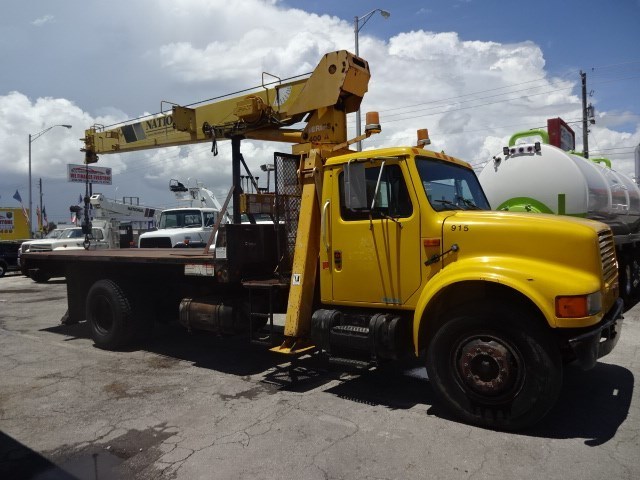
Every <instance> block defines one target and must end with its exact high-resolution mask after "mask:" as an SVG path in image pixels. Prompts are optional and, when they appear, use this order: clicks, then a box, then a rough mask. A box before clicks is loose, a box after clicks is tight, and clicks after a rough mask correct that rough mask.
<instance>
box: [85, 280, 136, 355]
mask: <svg viewBox="0 0 640 480" xmlns="http://www.w3.org/2000/svg"><path fill="white" fill-rule="evenodd" d="M86 309H87V310H86V313H87V315H86V316H87V322H88V323H89V328H90V330H91V338H92V339H93V341H94V343H95V344H96V346H97V347H99V348H103V349H105V350H117V349H120V348H123V347H125V346H127V345H128V344H129V343H130V342H131V341H132V340H133V336H134V328H133V327H134V325H133V315H132V310H131V305H130V303H129V300H128V299H127V297H126V295H125V294H124V292H123V290H122V289H121V288H120V287H119V286H118V284H116V283H115V282H113V281H111V280H98V281H97V282H96V283H94V284H93V285H92V286H91V288H90V289H89V293H88V294H87V306H86Z"/></svg>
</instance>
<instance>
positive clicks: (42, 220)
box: [39, 179, 44, 232]
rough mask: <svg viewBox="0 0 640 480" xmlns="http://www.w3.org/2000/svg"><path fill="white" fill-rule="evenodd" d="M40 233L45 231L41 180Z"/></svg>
mask: <svg viewBox="0 0 640 480" xmlns="http://www.w3.org/2000/svg"><path fill="white" fill-rule="evenodd" d="M39 184H40V225H39V227H40V232H42V231H43V230H44V217H43V216H42V179H40V182H39Z"/></svg>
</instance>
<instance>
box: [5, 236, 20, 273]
mask: <svg viewBox="0 0 640 480" xmlns="http://www.w3.org/2000/svg"><path fill="white" fill-rule="evenodd" d="M23 241H24V240H0V277H4V275H5V273H7V272H9V271H11V270H19V269H20V264H19V263H18V255H19V252H20V245H21V244H22V242H23Z"/></svg>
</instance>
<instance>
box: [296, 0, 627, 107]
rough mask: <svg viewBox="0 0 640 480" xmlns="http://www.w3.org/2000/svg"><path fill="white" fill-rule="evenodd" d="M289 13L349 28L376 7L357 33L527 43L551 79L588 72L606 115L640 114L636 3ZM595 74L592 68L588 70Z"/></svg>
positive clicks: (331, 6)
mask: <svg viewBox="0 0 640 480" xmlns="http://www.w3.org/2000/svg"><path fill="white" fill-rule="evenodd" d="M284 3H285V4H287V5H290V6H292V7H295V8H301V9H303V10H306V11H309V12H313V13H317V14H319V15H323V14H329V15H336V16H338V17H340V18H343V19H345V20H348V21H351V22H353V19H354V17H355V16H362V15H364V14H366V13H368V12H370V11H371V10H373V9H374V8H381V9H383V10H386V11H388V12H389V13H391V16H390V17H389V18H387V19H384V18H383V17H382V16H380V15H379V14H377V13H376V14H375V16H373V17H372V18H371V19H370V20H369V21H368V22H367V24H366V25H365V26H364V27H363V29H362V30H361V33H363V34H364V33H367V34H371V35H376V36H379V37H381V38H389V37H392V36H393V35H397V34H398V33H400V32H406V31H410V30H428V31H435V32H449V31H451V32H457V33H458V34H459V35H460V38H461V39H462V40H469V41H473V40H480V41H487V42H500V43H519V42H524V41H532V42H534V43H536V44H537V45H539V46H540V47H541V48H542V49H543V51H544V57H545V61H546V65H545V67H546V68H545V69H546V70H547V71H548V72H549V73H550V74H552V75H558V76H565V75H568V76H571V75H578V72H579V71H580V70H583V71H585V72H586V73H587V82H588V84H591V86H590V88H589V90H594V95H596V94H597V99H598V102H599V103H601V104H604V105H603V106H604V107H605V108H606V109H631V110H633V112H634V113H636V114H639V115H640V0H610V1H608V2H603V1H601V0H538V1H533V2H522V1H512V2H506V1H504V0H429V1H402V0H401V1H395V2H394V1H385V0H380V1H373V2H372V1H365V0H360V1H358V0H356V1H344V0H343V1H340V0H286V1H285V2H284ZM592 69H593V70H592Z"/></svg>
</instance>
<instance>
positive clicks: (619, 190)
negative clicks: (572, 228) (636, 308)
mask: <svg viewBox="0 0 640 480" xmlns="http://www.w3.org/2000/svg"><path fill="white" fill-rule="evenodd" d="M548 129H549V132H547V131H545V130H528V131H525V132H519V133H516V134H515V135H513V136H512V137H511V139H510V140H509V146H508V147H504V148H503V150H502V152H500V153H499V154H498V155H495V156H494V157H493V159H492V160H490V161H489V162H488V163H487V164H486V165H485V167H484V168H483V170H482V172H481V173H480V175H479V178H480V183H481V184H482V188H483V189H484V191H485V193H486V195H487V198H488V200H489V203H490V204H491V208H493V209H494V210H509V211H517V212H535V213H549V214H559V215H570V216H575V217H586V218H590V219H594V220H598V221H601V222H603V223H606V224H607V225H609V226H610V227H611V230H612V231H613V234H614V238H615V244H616V256H617V259H618V269H619V282H620V296H621V297H622V298H623V299H624V300H625V304H626V306H627V307H629V306H631V305H632V304H633V303H634V302H635V301H637V300H638V299H639V298H640V189H639V188H638V185H636V183H635V182H634V181H633V180H632V179H631V178H629V177H628V176H626V175H624V174H622V173H620V172H616V171H614V170H612V169H611V163H610V162H609V160H607V159H603V158H594V159H585V158H584V157H582V156H579V155H577V154H575V153H574V152H570V151H566V150H565V149H567V150H568V149H570V148H573V146H575V136H574V135H573V131H572V130H571V128H570V127H568V125H566V123H564V122H562V120H561V119H552V120H549V123H548ZM531 137H539V138H540V139H541V141H534V142H531V141H530V139H531ZM523 140H524V141H525V142H524V143H519V142H518V141H523ZM527 142H528V143H527ZM550 143H551V144H550ZM553 143H555V145H553ZM572 144H573V145H572ZM561 146H562V147H563V148H565V149H563V148H559V147H561Z"/></svg>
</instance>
